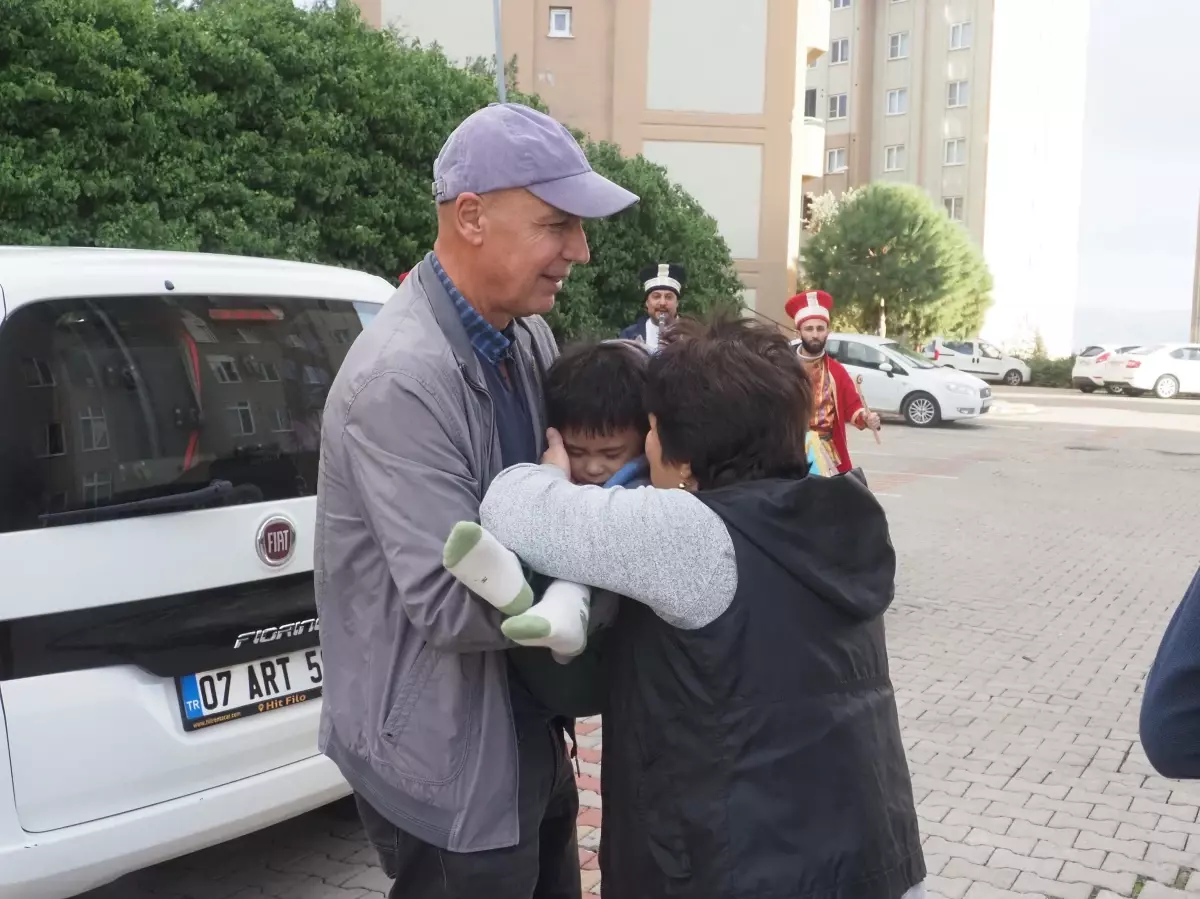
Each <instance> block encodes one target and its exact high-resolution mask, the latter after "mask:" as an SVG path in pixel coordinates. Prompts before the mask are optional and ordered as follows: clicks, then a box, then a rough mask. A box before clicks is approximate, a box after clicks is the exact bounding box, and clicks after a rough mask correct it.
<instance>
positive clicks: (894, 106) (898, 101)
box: [887, 87, 908, 115]
mask: <svg viewBox="0 0 1200 899" xmlns="http://www.w3.org/2000/svg"><path fill="white" fill-rule="evenodd" d="M906 112H908V88H906V87H898V88H896V89H895V90H890V91H888V92H887V114H888V115H904V114H905V113H906Z"/></svg>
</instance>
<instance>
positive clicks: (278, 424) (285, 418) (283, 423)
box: [271, 407, 295, 434]
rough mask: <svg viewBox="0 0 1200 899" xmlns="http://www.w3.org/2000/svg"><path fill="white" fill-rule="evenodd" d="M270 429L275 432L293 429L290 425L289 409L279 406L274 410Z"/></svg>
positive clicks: (281, 432) (290, 414)
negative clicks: (273, 419)
mask: <svg viewBox="0 0 1200 899" xmlns="http://www.w3.org/2000/svg"><path fill="white" fill-rule="evenodd" d="M271 430H272V431H274V432H275V433H276V434H284V433H287V432H289V431H294V430H295V428H294V427H292V413H291V410H290V409H286V408H283V407H281V408H278V409H276V410H275V424H274V426H273V427H272V428H271Z"/></svg>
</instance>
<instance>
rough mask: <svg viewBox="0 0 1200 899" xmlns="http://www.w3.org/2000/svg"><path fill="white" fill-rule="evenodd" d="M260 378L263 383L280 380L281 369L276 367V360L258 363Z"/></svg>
mask: <svg viewBox="0 0 1200 899" xmlns="http://www.w3.org/2000/svg"><path fill="white" fill-rule="evenodd" d="M258 379H259V380H260V381H262V382H263V383H266V384H270V383H273V382H275V381H278V380H279V369H277V368H276V367H275V363H274V362H260V363H258Z"/></svg>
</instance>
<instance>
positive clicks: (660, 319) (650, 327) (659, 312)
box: [621, 262, 687, 353]
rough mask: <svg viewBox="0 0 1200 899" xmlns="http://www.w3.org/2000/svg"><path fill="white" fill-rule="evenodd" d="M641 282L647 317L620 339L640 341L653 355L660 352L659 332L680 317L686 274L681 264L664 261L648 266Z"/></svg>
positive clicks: (622, 334)
mask: <svg viewBox="0 0 1200 899" xmlns="http://www.w3.org/2000/svg"><path fill="white" fill-rule="evenodd" d="M638 280H639V281H641V282H642V290H644V291H645V294H646V314H645V315H643V316H641V317H640V318H638V320H637V321H636V322H634V323H633V324H632V325H630V326H629V327H628V328H626V329H625V330H624V331H622V332H621V337H622V338H624V339H625V340H637V341H641V342H642V343H644V344H646V348H647V349H648V350H650V352H652V353H653V352H656V351H657V350H658V335H659V332H660V331H661V330H662V329H663V328H665V327H666V326H667V325H669V324H672V323H673V322H674V321H675V319H676V317H677V316H678V315H679V296H680V294H682V293H683V284H684V281H685V280H687V272H686V271H685V270H684V268H683V266H682V265H676V264H674V263H671V262H663V263H660V264H659V265H648V266H646V267H645V268H644V269H642V270H641V271H640V272H639V273H638Z"/></svg>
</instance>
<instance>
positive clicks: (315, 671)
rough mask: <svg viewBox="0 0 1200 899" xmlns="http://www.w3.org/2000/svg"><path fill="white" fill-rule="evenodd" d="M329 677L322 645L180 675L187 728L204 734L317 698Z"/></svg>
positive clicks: (182, 712)
mask: <svg viewBox="0 0 1200 899" xmlns="http://www.w3.org/2000/svg"><path fill="white" fill-rule="evenodd" d="M324 675H325V671H324V668H323V667H322V662H321V650H320V648H319V647H318V648H313V649H302V650H299V651H297V652H292V653H281V654H280V655H277V656H270V657H268V658H265V659H257V660H256V661H253V662H245V663H244V664H240V665H230V666H229V667H228V668H214V669H213V670H212V671H202V672H200V673H199V674H187V675H184V676H183V677H177V678H175V687H176V689H177V691H178V693H179V714H180V717H181V718H182V720H183V729H184V730H200V729H201V728H204V727H212V726H213V725H214V724H225V723H226V722H228V721H236V720H237V719H239V718H247V717H249V716H250V715H258V714H260V713H262V712H273V711H275V710H276V709H284V708H287V707H288V706H293V705H300V704H301V703H304V702H308V701H310V700H313V699H316V698H317V697H318V696H320V695H321V683H322V681H323V680H324Z"/></svg>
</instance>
